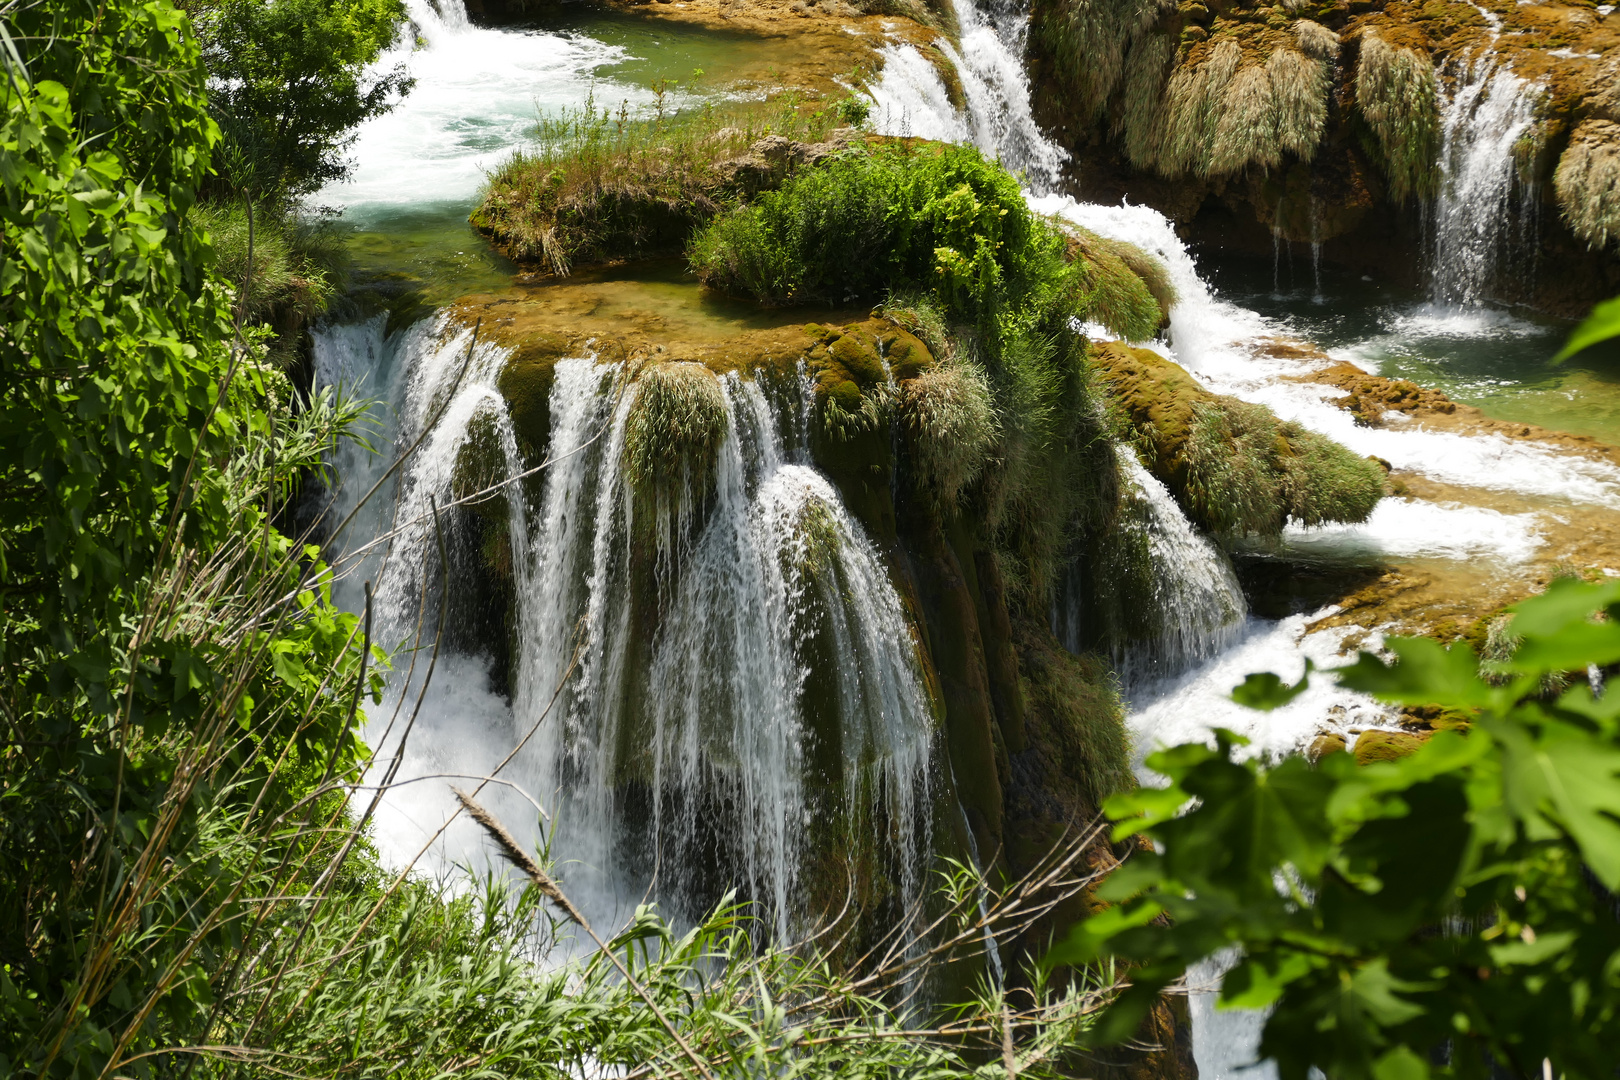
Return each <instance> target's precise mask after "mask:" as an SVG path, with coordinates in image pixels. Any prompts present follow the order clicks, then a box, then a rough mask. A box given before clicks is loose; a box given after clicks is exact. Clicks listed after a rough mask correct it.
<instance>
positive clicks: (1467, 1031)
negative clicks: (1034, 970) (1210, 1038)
mask: <svg viewBox="0 0 1620 1080" xmlns="http://www.w3.org/2000/svg"><path fill="white" fill-rule="evenodd" d="M1515 611H1516V614H1515V617H1514V623H1513V626H1514V632H1515V634H1516V635H1518V636H1519V640H1518V644H1517V647H1516V649H1515V651H1514V652H1513V655H1512V657H1511V659H1510V660H1509V661H1507V662H1506V663H1505V664H1503V665H1501V666H1500V668H1499V669H1498V670H1496V671H1493V672H1488V673H1484V674H1482V672H1481V668H1480V664H1479V661H1478V659H1477V657H1476V656H1475V655H1474V653H1473V651H1472V650H1471V649H1470V648H1469V647H1468V646H1467V645H1466V644H1460V643H1459V644H1457V645H1454V646H1452V647H1450V648H1445V647H1442V646H1441V645H1440V644H1439V643H1437V642H1435V641H1433V640H1432V639H1427V638H1410V639H1396V640H1394V641H1392V642H1391V648H1392V650H1393V652H1394V659H1393V661H1388V662H1387V661H1385V660H1383V659H1380V658H1379V657H1377V656H1374V655H1371V654H1368V653H1363V654H1362V655H1361V657H1360V659H1359V660H1358V661H1357V662H1356V663H1355V664H1353V665H1351V666H1349V667H1346V668H1341V669H1339V670H1338V672H1337V677H1338V679H1339V681H1340V682H1341V683H1342V684H1343V685H1346V686H1349V687H1352V688H1355V689H1359V690H1363V691H1366V692H1369V693H1371V694H1374V695H1375V696H1377V697H1378V698H1379V699H1381V700H1383V701H1386V702H1389V703H1392V704H1411V705H1430V704H1439V705H1441V706H1442V707H1445V708H1449V709H1455V710H1459V711H1463V712H1465V713H1467V714H1470V715H1472V716H1473V717H1474V719H1473V722H1472V725H1471V728H1470V729H1469V730H1468V731H1467V732H1466V733H1460V732H1458V731H1443V732H1440V733H1438V734H1436V735H1435V736H1433V738H1431V739H1430V740H1429V741H1428V742H1426V743H1425V744H1424V745H1423V746H1422V747H1421V748H1420V749H1419V750H1417V752H1415V753H1414V754H1412V755H1411V756H1409V757H1406V758H1404V759H1401V760H1397V761H1391V762H1384V763H1380V764H1374V765H1369V766H1366V767H1358V766H1356V764H1355V763H1354V760H1353V759H1352V758H1351V757H1350V755H1349V754H1346V753H1343V752H1340V753H1334V754H1329V755H1327V756H1325V757H1323V758H1322V759H1321V760H1320V761H1318V762H1317V763H1315V764H1314V765H1313V764H1312V763H1310V762H1308V761H1307V760H1306V759H1304V758H1303V757H1298V756H1295V757H1290V758H1287V759H1285V760H1282V761H1280V762H1278V763H1275V764H1266V763H1263V762H1260V761H1258V760H1254V759H1249V760H1244V755H1243V754H1242V753H1241V752H1240V747H1241V746H1242V743H1243V740H1242V739H1241V738H1240V737H1238V736H1235V735H1233V734H1231V733H1230V732H1225V731H1221V732H1217V733H1216V738H1215V745H1214V746H1206V745H1202V744H1188V745H1183V746H1178V747H1174V748H1172V749H1168V750H1165V751H1162V752H1160V753H1159V754H1157V755H1155V756H1154V757H1152V758H1150V759H1149V764H1150V766H1151V767H1152V768H1154V769H1155V770H1156V771H1158V772H1159V773H1161V774H1162V775H1163V776H1164V777H1166V779H1167V781H1168V783H1167V785H1166V786H1164V787H1161V788H1143V789H1141V790H1139V791H1136V792H1132V793H1129V794H1126V795H1121V796H1117V797H1116V798H1114V799H1113V800H1111V802H1110V803H1109V805H1108V812H1109V814H1110V816H1111V817H1113V818H1114V819H1115V821H1116V823H1117V824H1116V827H1115V835H1116V837H1121V838H1123V837H1125V836H1132V835H1136V834H1142V835H1145V836H1147V837H1149V838H1151V839H1152V840H1153V842H1154V849H1153V850H1150V851H1143V852H1139V853H1138V854H1136V855H1135V856H1133V857H1132V858H1131V859H1130V860H1129V861H1128V862H1127V863H1126V864H1125V866H1124V867H1123V868H1122V869H1121V870H1120V871H1118V872H1117V873H1116V874H1115V875H1114V877H1113V878H1112V879H1111V880H1110V881H1109V882H1108V883H1107V884H1106V886H1105V887H1104V889H1103V890H1102V891H1101V892H1100V894H1099V895H1102V896H1103V897H1105V898H1106V899H1110V900H1113V901H1115V903H1116V906H1114V907H1112V908H1110V909H1109V910H1107V911H1106V912H1104V913H1102V914H1100V915H1097V916H1095V917H1093V918H1092V919H1090V920H1088V921H1086V922H1084V923H1081V924H1080V925H1078V926H1076V927H1075V928H1074V929H1073V931H1072V932H1071V933H1070V935H1069V937H1068V938H1067V940H1065V941H1064V942H1062V943H1061V944H1060V945H1059V946H1058V947H1057V948H1055V949H1054V950H1053V953H1052V956H1051V959H1053V960H1063V961H1067V962H1081V961H1087V960H1092V959H1095V958H1096V957H1099V956H1103V955H1112V956H1117V957H1120V958H1122V959H1128V960H1130V961H1131V962H1133V963H1135V964H1137V965H1139V966H1138V967H1137V968H1136V970H1135V971H1134V973H1133V974H1132V980H1133V984H1134V985H1133V986H1132V987H1131V989H1130V990H1128V991H1127V992H1126V993H1125V994H1124V995H1122V996H1121V998H1120V999H1119V1001H1118V1002H1117V1003H1116V1005H1115V1006H1114V1007H1113V1008H1111V1009H1110V1011H1109V1012H1108V1014H1107V1015H1106V1016H1105V1017H1104V1018H1103V1020H1102V1021H1101V1023H1100V1025H1099V1033H1100V1035H1101V1037H1102V1038H1103V1039H1105V1040H1110V1039H1111V1040H1118V1039H1121V1038H1125V1037H1128V1036H1129V1035H1130V1034H1131V1033H1132V1032H1133V1031H1134V1030H1135V1025H1136V1024H1137V1022H1138V1021H1139V1020H1140V1018H1141V1016H1142V1015H1143V1013H1144V1011H1145V1009H1146V1007H1147V1006H1148V1005H1149V1004H1150V1003H1151V1001H1152V1000H1153V998H1154V996H1155V995H1157V994H1158V993H1159V992H1160V991H1162V990H1163V989H1164V988H1166V987H1168V986H1170V985H1171V984H1172V983H1174V982H1175V981H1176V980H1177V979H1179V978H1180V977H1181V975H1182V972H1183V971H1184V970H1185V969H1186V968H1187V966H1188V965H1190V964H1192V963H1194V962H1196V961H1198V960H1201V959H1203V958H1205V957H1208V956H1211V955H1213V954H1216V953H1218V952H1221V951H1222V950H1225V949H1229V948H1231V947H1233V946H1236V947H1237V948H1238V949H1240V950H1241V953H1242V958H1241V959H1240V960H1239V961H1238V963H1237V966H1236V967H1234V968H1233V969H1232V970H1231V971H1230V972H1229V973H1228V974H1227V976H1226V978H1225V982H1224V985H1223V988H1222V991H1221V1004H1222V1006H1224V1007H1243V1008H1259V1009H1269V1010H1270V1016H1269V1018H1268V1019H1267V1021H1266V1026H1265V1033H1264V1036H1263V1039H1262V1042H1261V1046H1260V1052H1261V1053H1262V1054H1263V1055H1264V1056H1266V1057H1270V1058H1273V1059H1275V1061H1276V1062H1277V1065H1278V1067H1279V1069H1280V1072H1281V1074H1282V1075H1283V1076H1284V1077H1285V1078H1287V1080H1295V1078H1303V1077H1305V1076H1306V1075H1308V1074H1309V1072H1310V1070H1311V1069H1312V1068H1316V1069H1320V1070H1322V1071H1323V1072H1324V1073H1326V1074H1327V1075H1329V1076H1332V1077H1335V1078H1345V1080H1357V1078H1362V1077H1376V1078H1378V1080H1390V1078H1395V1077H1401V1078H1405V1077H1413V1078H1417V1077H1423V1076H1429V1075H1435V1076H1462V1077H1483V1076H1490V1075H1493V1073H1492V1071H1491V1070H1492V1068H1493V1063H1495V1065H1498V1066H1503V1067H1507V1068H1509V1069H1511V1070H1512V1071H1513V1072H1514V1073H1515V1074H1516V1075H1531V1074H1534V1073H1538V1072H1539V1071H1540V1070H1541V1069H1542V1063H1543V1061H1544V1060H1545V1061H1549V1062H1550V1063H1551V1069H1552V1074H1553V1075H1560V1076H1565V1077H1570V1078H1593V1080H1596V1078H1598V1077H1606V1076H1609V1075H1611V1074H1612V1070H1613V1066H1614V1057H1613V1049H1614V1046H1615V1045H1616V1043H1617V1038H1620V920H1617V908H1616V902H1615V894H1616V891H1617V890H1620V697H1617V696H1615V695H1614V694H1613V693H1597V692H1594V689H1593V687H1592V685H1591V683H1590V682H1589V681H1588V679H1586V678H1579V679H1577V680H1573V683H1574V685H1573V686H1572V688H1570V689H1568V690H1565V691H1563V692H1562V693H1561V694H1558V695H1557V696H1556V697H1552V696H1549V695H1548V694H1547V693H1546V691H1545V689H1544V687H1545V686H1546V679H1547V676H1549V675H1550V674H1554V673H1564V672H1584V671H1603V670H1608V669H1610V668H1611V666H1612V665H1615V664H1616V663H1620V619H1617V618H1616V616H1617V615H1620V585H1616V584H1614V583H1604V584H1600V585H1586V584H1582V583H1580V582H1578V581H1575V580H1573V579H1561V580H1559V581H1555V582H1554V583H1553V584H1552V585H1551V586H1550V587H1549V588H1548V590H1547V592H1546V593H1544V594H1542V595H1540V596H1537V597H1534V598H1532V599H1530V600H1527V601H1524V602H1523V603H1521V604H1519V605H1518V606H1517V608H1516V609H1515ZM1487 675H1489V676H1490V677H1486V676H1487ZM1304 686H1305V680H1303V679H1302V680H1301V681H1300V683H1298V684H1296V685H1294V686H1288V685H1285V684H1283V683H1282V682H1281V681H1280V680H1278V679H1276V677H1275V676H1269V677H1268V676H1251V677H1250V679H1249V681H1248V682H1246V683H1245V684H1244V686H1243V687H1241V688H1240V692H1239V693H1237V694H1236V695H1234V696H1236V697H1238V699H1239V700H1240V701H1243V702H1244V703H1246V704H1251V705H1256V706H1259V707H1271V706H1274V705H1276V704H1279V703H1281V702H1283V701H1285V700H1287V699H1288V698H1290V697H1291V696H1293V695H1295V694H1297V693H1299V692H1300V691H1301V690H1302V689H1303V688H1304Z"/></svg>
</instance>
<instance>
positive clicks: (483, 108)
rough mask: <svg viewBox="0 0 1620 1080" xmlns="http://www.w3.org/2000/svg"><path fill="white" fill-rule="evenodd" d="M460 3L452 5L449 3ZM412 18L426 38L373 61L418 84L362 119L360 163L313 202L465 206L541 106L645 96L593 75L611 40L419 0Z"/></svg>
mask: <svg viewBox="0 0 1620 1080" xmlns="http://www.w3.org/2000/svg"><path fill="white" fill-rule="evenodd" d="M451 6H452V7H454V6H459V5H451ZM411 16H412V21H413V23H414V25H415V26H416V27H417V28H418V29H419V30H420V31H421V32H422V34H423V37H424V38H425V40H426V42H427V45H426V47H425V48H417V47H416V46H415V42H414V41H412V40H410V33H409V30H408V29H407V32H406V34H405V35H404V40H402V41H401V42H400V44H399V45H397V46H395V47H394V48H393V49H391V50H389V51H388V53H386V54H385V55H384V56H383V57H382V58H381V59H379V60H378V62H377V65H376V67H377V69H378V70H380V71H387V70H391V69H392V68H393V67H394V66H395V65H397V64H404V65H405V66H406V68H407V69H408V70H409V71H410V73H411V75H412V76H413V77H414V78H415V79H416V85H415V87H414V88H413V89H412V90H411V92H410V93H409V94H407V95H406V96H405V99H404V101H403V102H401V103H400V105H399V106H398V107H397V108H395V109H394V110H393V111H392V112H389V113H385V114H383V115H382V116H378V117H375V118H374V119H372V120H370V121H368V122H366V123H365V124H363V125H361V127H360V130H359V133H358V136H357V138H356V140H355V143H354V145H353V147H352V148H351V149H352V156H353V158H354V159H355V160H356V162H357V166H356V168H355V169H354V171H353V173H352V174H351V175H350V176H349V178H348V179H346V180H344V181H341V182H339V183H335V184H331V185H328V186H327V187H326V188H323V189H322V190H321V191H320V192H318V193H316V195H315V196H314V198H313V201H314V202H315V203H317V204H319V205H323V206H338V207H343V208H345V209H347V210H349V211H351V213H352V212H353V211H356V210H363V209H364V208H366V207H390V206H423V205H432V204H436V203H437V204H441V205H442V204H454V203H460V204H466V203H470V202H471V201H472V199H473V197H474V196H475V195H476V194H477V192H478V189H479V186H480V185H481V184H482V183H483V182H484V177H485V174H486V172H487V171H488V170H490V169H492V168H493V167H495V166H496V165H497V164H499V162H500V161H501V160H502V159H504V158H505V157H506V156H507V155H508V154H510V153H511V152H512V151H513V150H514V149H516V148H518V147H520V146H522V145H523V144H524V143H525V141H526V140H527V139H528V136H529V132H530V129H532V128H533V126H534V124H535V121H536V119H537V118H538V115H539V114H540V113H541V112H555V111H557V110H558V109H560V108H562V107H564V106H578V105H580V104H581V103H583V102H584V101H585V100H586V98H587V97H588V96H590V95H592V94H593V93H594V94H595V96H596V100H597V102H598V103H599V104H601V105H617V104H618V103H619V101H620V100H621V99H624V100H628V101H630V103H631V105H632V106H641V105H644V104H646V102H647V101H649V100H650V97H651V95H650V93H649V92H648V91H646V90H643V89H641V88H638V87H633V86H629V85H624V84H618V83H612V82H607V81H601V80H596V79H594V78H593V75H592V73H593V72H594V71H595V69H596V68H598V67H600V66H602V65H604V64H611V63H615V62H618V61H620V60H623V59H625V57H626V52H625V50H624V49H623V48H622V47H620V46H616V45H607V44H604V43H602V42H599V41H593V40H592V39H590V38H587V37H584V36H578V35H565V34H556V33H550V32H545V31H535V30H491V29H486V28H483V27H477V26H470V25H468V24H467V23H466V22H465V21H464V20H465V16H464V15H463V16H462V19H463V21H461V22H459V23H457V22H452V21H449V20H442V21H441V20H440V19H439V18H438V17H437V15H436V14H435V13H433V12H432V9H430V8H427V7H426V5H425V4H424V3H422V2H421V0H416V2H415V3H413V4H412V10H411Z"/></svg>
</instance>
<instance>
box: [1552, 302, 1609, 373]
mask: <svg viewBox="0 0 1620 1080" xmlns="http://www.w3.org/2000/svg"><path fill="white" fill-rule="evenodd" d="M1613 337H1620V296H1617V297H1615V298H1614V299H1613V300H1607V301H1604V302H1603V303H1601V304H1599V305H1598V306H1597V307H1595V308H1593V309H1592V314H1590V315H1588V316H1587V317H1586V321H1585V322H1583V323H1581V325H1579V326H1577V327H1576V328H1575V329H1574V331H1573V332H1572V333H1571V334H1570V335H1569V340H1568V341H1567V342H1565V343H1564V347H1563V348H1562V349H1559V350H1558V355H1557V356H1555V357H1553V358H1552V362H1553V363H1555V364H1561V363H1563V362H1564V361H1565V360H1568V359H1569V358H1570V357H1572V356H1574V355H1575V354H1576V353H1578V352H1580V351H1581V350H1582V349H1589V348H1591V347H1592V346H1593V345H1596V344H1598V343H1599V342H1604V341H1608V340H1609V339H1610V338H1613Z"/></svg>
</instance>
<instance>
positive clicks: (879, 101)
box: [872, 45, 970, 143]
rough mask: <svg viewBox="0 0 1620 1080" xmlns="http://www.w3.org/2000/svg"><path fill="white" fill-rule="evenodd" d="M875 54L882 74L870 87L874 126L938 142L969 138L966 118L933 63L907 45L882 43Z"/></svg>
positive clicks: (892, 132)
mask: <svg viewBox="0 0 1620 1080" xmlns="http://www.w3.org/2000/svg"><path fill="white" fill-rule="evenodd" d="M878 53H879V55H880V56H882V57H883V77H882V78H881V79H879V80H878V82H877V84H876V85H875V86H873V87H872V101H873V102H874V106H875V107H874V108H873V110H872V126H873V128H874V129H876V130H877V131H881V132H883V133H884V134H886V135H900V136H907V137H910V136H915V137H916V138H919V139H935V140H937V141H939V142H950V143H965V142H968V141H969V139H970V132H969V131H968V122H967V118H966V117H965V116H963V115H962V114H961V113H959V112H957V111H956V108H955V106H953V105H952V104H951V99H950V95H949V94H948V93H947V92H946V90H945V82H944V80H943V79H941V78H940V77H939V72H938V71H937V70H935V68H934V65H933V64H930V63H929V62H928V61H927V60H926V59H924V58H923V55H922V54H921V53H919V52H918V51H917V50H916V49H914V48H912V47H911V46H910V45H885V46H884V47H883V48H882V49H879V50H878Z"/></svg>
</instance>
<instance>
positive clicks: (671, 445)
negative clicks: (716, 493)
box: [624, 363, 729, 498]
mask: <svg viewBox="0 0 1620 1080" xmlns="http://www.w3.org/2000/svg"><path fill="white" fill-rule="evenodd" d="M728 423H729V421H728V417H727V414H726V399H725V396H724V395H723V394H722V393H721V391H720V380H719V379H718V378H717V377H716V376H715V374H714V372H712V371H710V370H709V369H708V368H706V367H704V366H703V365H702V364H692V363H662V364H654V365H653V366H651V367H649V368H647V370H645V371H643V372H642V373H641V376H640V377H639V378H638V379H637V380H636V397H635V401H634V402H633V403H632V404H631V406H630V415H629V417H628V418H627V419H626V421H625V432H624V474H625V478H626V479H627V480H628V481H629V482H630V484H631V485H632V486H633V487H634V488H635V489H636V490H637V491H638V492H641V493H647V494H657V495H660V496H663V497H666V498H667V497H672V496H675V495H677V494H679V493H680V491H681V490H682V489H684V488H688V487H700V488H702V489H704V490H706V489H707V486H708V484H709V482H710V481H711V480H712V474H713V471H714V464H715V460H716V457H717V455H718V454H719V450H720V443H721V441H722V440H723V439H724V438H725V435H726V430H727V426H728Z"/></svg>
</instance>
